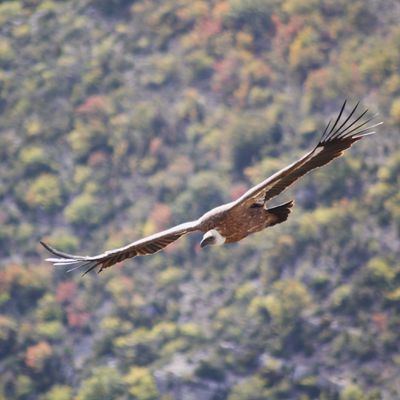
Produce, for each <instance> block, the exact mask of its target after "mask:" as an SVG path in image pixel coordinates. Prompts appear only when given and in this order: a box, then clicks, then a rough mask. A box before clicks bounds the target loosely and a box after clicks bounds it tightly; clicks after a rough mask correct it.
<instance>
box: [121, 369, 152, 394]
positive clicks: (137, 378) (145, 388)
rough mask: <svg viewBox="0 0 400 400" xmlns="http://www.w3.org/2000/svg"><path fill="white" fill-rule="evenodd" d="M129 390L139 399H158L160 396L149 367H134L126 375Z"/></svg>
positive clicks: (125, 380) (125, 379)
mask: <svg viewBox="0 0 400 400" xmlns="http://www.w3.org/2000/svg"><path fill="white" fill-rule="evenodd" d="M124 382H125V384H126V385H127V386H128V392H129V393H130V394H131V395H132V396H133V397H134V398H135V399H137V400H156V399H158V398H159V393H158V390H157V385H156V382H155V379H154V378H153V376H152V374H151V372H150V370H149V369H147V368H142V367H132V368H131V369H130V370H129V372H128V373H127V374H126V375H125V376H124Z"/></svg>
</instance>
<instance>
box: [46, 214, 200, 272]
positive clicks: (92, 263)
mask: <svg viewBox="0 0 400 400" xmlns="http://www.w3.org/2000/svg"><path fill="white" fill-rule="evenodd" d="M197 228H198V222H197V221H191V222H186V223H184V224H181V225H177V226H175V227H173V228H171V229H168V230H165V231H162V232H159V233H156V234H154V235H151V236H148V237H145V238H143V239H140V240H137V241H136V242H133V243H131V244H128V245H127V246H124V247H121V248H118V249H114V250H109V251H106V252H105V253H103V254H99V255H97V256H93V257H90V256H78V255H74V254H68V253H64V252H62V251H59V250H56V249H54V248H52V247H51V246H49V245H48V244H46V243H44V242H40V243H41V244H42V245H43V246H44V247H45V248H46V249H47V250H48V251H49V252H50V253H51V254H53V255H55V256H57V258H47V259H46V261H49V262H52V263H53V264H54V266H61V267H67V268H68V271H73V270H75V269H85V272H84V273H83V275H86V274H87V273H88V272H90V271H92V270H93V269H95V268H96V267H99V270H98V272H101V271H102V270H103V269H104V268H108V267H111V266H112V265H114V264H116V263H119V262H121V261H123V260H125V259H127V258H132V257H136V256H145V255H149V254H154V253H157V252H158V251H160V250H161V249H163V248H164V247H166V246H168V245H169V244H170V243H172V242H175V240H177V239H179V238H180V237H181V236H182V235H185V234H186V233H189V232H193V231H195V230H197Z"/></svg>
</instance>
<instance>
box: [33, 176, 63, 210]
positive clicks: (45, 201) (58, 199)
mask: <svg viewBox="0 0 400 400" xmlns="http://www.w3.org/2000/svg"><path fill="white" fill-rule="evenodd" d="M25 202H26V204H27V205H28V206H29V207H31V208H39V207H43V208H44V209H46V210H52V209H54V208H56V207H58V206H60V205H61V203H62V189H61V186H60V183H59V180H58V178H57V177H56V176H55V175H52V174H42V175H40V176H39V177H38V178H36V179H35V180H34V181H33V182H32V184H30V185H29V186H28V189H27V192H26V194H25Z"/></svg>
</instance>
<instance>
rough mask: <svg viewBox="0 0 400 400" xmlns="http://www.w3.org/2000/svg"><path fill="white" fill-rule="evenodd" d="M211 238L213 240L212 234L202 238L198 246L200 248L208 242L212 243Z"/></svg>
mask: <svg viewBox="0 0 400 400" xmlns="http://www.w3.org/2000/svg"><path fill="white" fill-rule="evenodd" d="M213 240H214V238H213V237H212V236H209V237H207V238H205V239H203V240H202V241H201V243H200V247H201V248H203V247H206V246H207V245H208V244H210V243H212V242H213Z"/></svg>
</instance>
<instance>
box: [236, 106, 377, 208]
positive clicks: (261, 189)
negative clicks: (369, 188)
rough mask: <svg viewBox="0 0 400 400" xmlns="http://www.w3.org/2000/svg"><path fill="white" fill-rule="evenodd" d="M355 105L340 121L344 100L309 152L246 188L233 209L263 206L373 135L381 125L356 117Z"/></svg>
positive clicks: (362, 115)
mask: <svg viewBox="0 0 400 400" xmlns="http://www.w3.org/2000/svg"><path fill="white" fill-rule="evenodd" d="M358 105H359V103H357V104H356V106H355V107H354V108H353V110H352V111H351V112H350V114H349V115H348V117H347V118H346V119H344V121H343V122H342V115H343V111H344V109H345V107H346V101H345V102H344V103H343V106H342V108H341V110H340V112H339V115H338V117H337V118H336V120H335V122H334V123H333V125H332V126H331V121H330V122H329V123H328V125H327V126H326V128H325V131H324V132H323V134H322V136H321V139H320V141H319V142H318V144H317V146H316V147H315V148H314V149H313V150H312V151H310V152H309V153H307V154H306V155H304V156H303V157H302V158H300V159H299V160H297V161H296V162H294V163H293V164H291V165H289V166H288V167H286V168H283V169H281V170H280V171H278V172H277V173H276V174H274V175H272V176H271V177H269V178H268V179H266V180H265V181H263V182H261V183H260V184H258V185H256V186H254V187H252V188H251V189H249V190H248V191H247V192H246V193H244V194H243V195H242V196H241V197H240V198H239V199H237V200H236V201H235V202H233V205H232V207H236V206H239V205H241V206H243V205H244V206H251V205H252V204H254V203H263V202H266V201H267V200H270V199H272V198H273V197H275V196H277V195H278V194H280V193H281V192H283V191H284V190H285V189H286V188H287V187H288V186H290V185H291V184H292V183H293V182H294V181H296V180H297V179H299V178H300V177H302V176H303V175H305V174H306V173H307V172H309V171H311V170H312V169H314V168H317V167H321V166H322V165H325V164H327V163H329V162H330V161H332V160H333V159H334V158H336V157H339V156H341V155H342V153H343V151H344V150H346V149H348V148H349V147H350V146H351V145H352V144H353V143H354V142H356V141H358V140H360V139H362V138H363V137H364V136H367V135H371V134H373V133H375V132H374V131H373V128H375V127H377V126H378V125H381V124H382V122H379V123H377V124H374V125H370V122H371V121H372V120H373V118H374V117H371V118H365V119H364V116H365V115H366V113H367V111H368V110H365V111H364V112H362V113H361V114H360V115H359V116H358V117H356V116H355V113H356V110H357V108H358Z"/></svg>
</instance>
